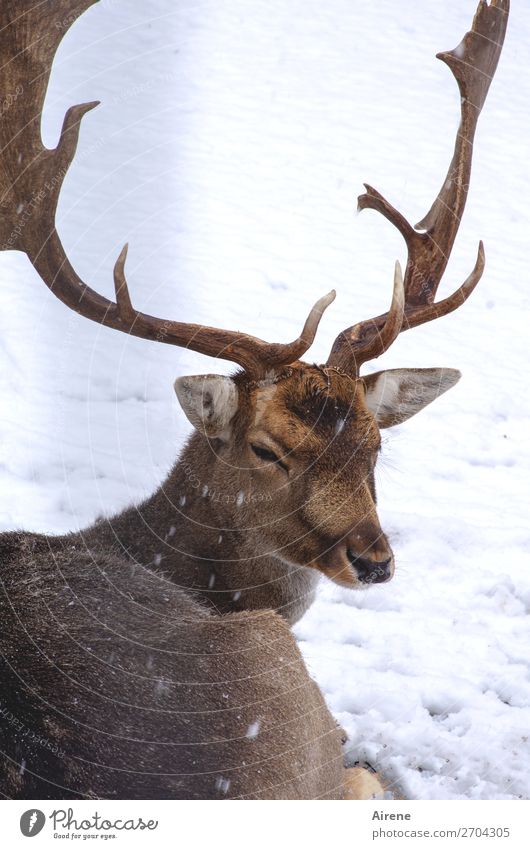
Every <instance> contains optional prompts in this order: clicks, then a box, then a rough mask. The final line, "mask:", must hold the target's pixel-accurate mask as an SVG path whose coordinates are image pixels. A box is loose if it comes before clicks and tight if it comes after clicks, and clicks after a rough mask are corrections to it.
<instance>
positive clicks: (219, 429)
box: [174, 374, 238, 439]
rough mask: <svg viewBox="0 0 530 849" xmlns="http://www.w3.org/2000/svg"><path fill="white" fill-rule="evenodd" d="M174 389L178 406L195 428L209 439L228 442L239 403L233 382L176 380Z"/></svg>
mask: <svg viewBox="0 0 530 849" xmlns="http://www.w3.org/2000/svg"><path fill="white" fill-rule="evenodd" d="M174 386H175V392H176V393H177V398H178V399H179V402H180V406H181V407H182V409H183V410H184V412H185V413H186V416H187V417H188V419H189V420H190V422H191V423H192V425H193V427H194V428H196V429H197V430H198V431H200V432H201V433H204V434H205V436H209V437H211V438H212V439H213V438H216V437H221V438H222V437H225V438H228V436H229V433H230V431H229V426H230V422H231V421H232V419H233V417H234V415H235V413H236V410H237V403H238V392H237V386H236V385H235V383H234V381H233V380H232V378H230V377H225V376H224V375H221V374H201V375H196V376H193V377H178V378H177V380H176V381H175V383H174Z"/></svg>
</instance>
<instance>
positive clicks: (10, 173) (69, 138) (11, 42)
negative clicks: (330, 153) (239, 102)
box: [0, 0, 335, 376]
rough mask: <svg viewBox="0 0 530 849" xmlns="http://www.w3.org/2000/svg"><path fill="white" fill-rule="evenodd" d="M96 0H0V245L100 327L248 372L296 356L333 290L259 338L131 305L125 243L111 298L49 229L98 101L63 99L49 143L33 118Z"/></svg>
mask: <svg viewBox="0 0 530 849" xmlns="http://www.w3.org/2000/svg"><path fill="white" fill-rule="evenodd" d="M96 2H98V0H40V2H38V3H37V2H35V0H2V3H1V10H0V27H1V32H2V38H1V39H0V67H1V69H2V71H1V73H2V82H3V91H4V93H5V96H4V108H3V110H2V113H3V114H1V119H0V150H1V156H0V249H1V250H11V249H14V250H20V251H23V252H24V253H26V254H27V255H28V257H29V259H30V261H31V263H32V264H33V266H34V267H35V269H36V270H37V272H38V274H39V275H40V277H41V278H42V280H43V281H44V282H45V283H46V285H47V286H48V287H49V288H50V290H51V291H52V292H53V294H54V295H56V296H57V297H58V298H59V299H60V300H61V301H62V302H63V303H65V304H66V305H67V306H68V307H70V308H71V309H73V310H74V311H75V312H77V313H79V314H81V315H83V316H86V317H87V318H90V319H92V321H97V322H99V323H101V324H104V325H106V326H107V327H113V328H115V329H116V330H121V331H124V332H125V333H131V334H132V335H133V336H140V337H142V338H144V339H152V340H156V341H159V342H165V343H167V344H169V345H178V346H181V347H188V348H191V349H192V350H193V351H198V352H199V353H202V354H208V355H209V356H211V357H220V358H221V359H225V360H230V361H232V362H235V363H238V364H239V365H240V366H242V367H243V368H244V369H245V370H246V371H248V372H249V373H251V374H252V375H254V376H260V375H262V374H263V373H264V372H265V371H267V370H268V369H272V368H275V367H279V366H282V365H287V364H289V363H292V362H294V361H295V360H297V359H299V358H300V357H301V356H302V355H303V354H304V353H305V351H307V349H308V348H309V347H310V346H311V344H312V342H313V339H314V337H315V333H316V331H317V327H318V324H319V321H320V318H321V317H322V313H323V311H324V310H325V309H326V307H327V306H329V304H330V303H331V302H332V301H333V299H334V297H335V292H330V293H329V294H328V295H325V296H324V297H323V298H321V299H320V300H319V301H318V302H317V303H316V304H315V306H314V307H313V309H312V310H311V312H310V314H309V316H308V318H307V320H306V323H305V325H304V329H303V330H302V333H301V335H300V336H299V337H298V339H296V340H295V341H294V342H291V343H289V344H285V345H282V344H278V343H273V344H271V343H267V342H264V341H262V340H261V339H257V338H255V337H253V336H249V335H247V334H244V333H238V332H235V331H230V330H221V329H218V328H213V327H204V326H201V325H198V324H184V323H181V322H178V321H168V320H166V319H161V318H155V317H154V316H151V315H146V314H145V313H141V312H138V311H137V310H135V309H134V307H133V305H132V302H131V299H130V296H129V292H128V288H127V282H126V279H125V272H124V266H125V258H126V255H127V246H125V248H124V249H123V250H122V252H121V253H120V256H119V257H118V260H117V262H116V265H115V268H114V282H115V289H116V301H115V302H113V301H109V300H108V299H107V298H105V297H103V296H102V295H100V294H98V293H97V292H95V291H94V290H93V289H92V288H90V286H88V285H87V284H86V283H84V282H83V281H82V280H81V279H80V278H79V277H78V275H77V274H76V272H75V271H74V269H73V268H72V266H71V264H70V262H69V260H68V257H67V256H66V253H65V251H64V248H63V246H62V244H61V241H60V239H59V236H58V234H57V231H56V229H55V215H56V209H57V203H58V200H59V194H60V191H61V186H62V183H63V180H64V177H65V175H66V173H67V171H68V168H69V166H70V164H71V163H72V160H73V158H74V155H75V152H76V148H77V142H78V137H79V130H80V124H81V120H82V118H83V116H84V115H85V114H86V113H87V112H89V111H90V110H91V109H93V108H94V107H95V106H97V105H98V102H97V101H95V102H92V103H83V104H79V105H77V106H72V107H71V108H70V109H69V110H68V112H67V113H66V116H65V119H64V123H63V127H62V130H61V135H60V138H59V143H58V145H57V147H56V148H55V150H48V149H47V148H45V147H44V145H43V144H42V139H41V132H40V123H41V114H42V108H43V104H44V98H45V95H46V89H47V87H48V81H49V76H50V71H51V66H52V63H53V59H54V56H55V53H56V51H57V48H58V46H59V43H60V41H61V38H62V37H63V35H64V34H65V32H66V31H67V30H68V29H69V27H70V26H71V24H72V23H73V22H74V21H75V20H76V19H77V18H78V17H79V16H80V15H81V14H82V13H83V12H85V11H86V10H87V9H88V8H89V7H90V6H92V5H93V4H94V3H96Z"/></svg>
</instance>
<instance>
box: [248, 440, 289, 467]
mask: <svg viewBox="0 0 530 849" xmlns="http://www.w3.org/2000/svg"><path fill="white" fill-rule="evenodd" d="M250 447H251V448H252V450H253V452H254V454H255V455H256V457H259V459H260V460H263V461H264V462H265V463H276V465H277V466H279V467H280V468H281V469H283V470H284V472H288V471H289V468H288V466H287V465H286V464H285V463H284V462H283V461H282V460H280V458H279V457H278V455H277V454H275V453H274V451H271V450H270V449H269V448H262V446H261V445H254V443H251V444H250Z"/></svg>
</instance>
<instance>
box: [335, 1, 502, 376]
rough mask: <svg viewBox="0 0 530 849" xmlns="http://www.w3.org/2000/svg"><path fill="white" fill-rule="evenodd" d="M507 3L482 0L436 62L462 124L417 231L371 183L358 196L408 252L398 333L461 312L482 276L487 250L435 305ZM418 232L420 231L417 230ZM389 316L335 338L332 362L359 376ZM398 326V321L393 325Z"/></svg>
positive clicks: (376, 351) (385, 335)
mask: <svg viewBox="0 0 530 849" xmlns="http://www.w3.org/2000/svg"><path fill="white" fill-rule="evenodd" d="M509 9H510V3H509V0H492V2H491V4H490V5H488V3H487V2H486V0H480V2H479V5H478V9H477V12H476V14H475V17H474V19H473V26H472V28H471V31H470V32H468V33H466V35H465V36H464V38H463V40H462V42H461V43H460V44H459V45H458V47H456V48H455V49H454V50H452V51H450V52H447V53H438V56H437V58H438V59H441V60H442V62H445V63H446V65H448V66H449V68H450V69H451V71H452V73H453V75H454V77H455V79H456V81H457V83H458V87H459V89H460V96H461V121H460V127H459V129H458V133H457V136H456V142H455V149H454V154H453V158H452V160H451V164H450V166H449V171H448V173H447V177H446V178H445V180H444V182H443V185H442V188H441V190H440V192H439V194H438V197H437V198H436V200H435V201H434V203H433V205H432V207H431V209H430V210H429V212H428V213H427V215H426V216H425V218H423V219H422V220H421V221H420V222H419V223H418V224H416V228H415V229H414V228H412V227H411V225H410V224H409V223H408V221H407V220H406V219H405V218H404V217H403V215H401V213H400V212H398V210H397V209H394V207H393V206H391V205H390V203H389V202H388V201H387V200H386V199H385V198H384V197H383V196H382V195H381V194H379V192H377V191H376V190H375V189H374V188H372V187H371V186H368V185H366V186H365V187H366V193H365V194H362V195H361V196H360V197H359V209H366V208H369V209H375V210H377V211H378V212H380V213H381V214H382V215H384V216H385V218H387V219H388V220H389V221H391V222H392V224H394V226H395V227H397V229H398V230H399V232H400V233H401V235H402V236H403V238H404V239H405V242H406V244H407V249H408V260H407V267H406V270H405V281H404V290H405V310H404V316H403V322H402V325H401V327H400V330H407V329H408V328H410V327H417V326H418V325H419V324H424V323H425V322H427V321H432V320H433V319H435V318H440V317H441V316H443V315H447V314H448V313H450V312H452V311H453V310H455V309H457V307H459V306H460V305H461V304H463V303H464V301H465V300H467V298H468V297H469V295H470V294H471V292H472V291H473V289H474V288H475V286H476V285H477V283H478V281H479V280H480V278H481V276H482V272H483V271H484V263H485V260H484V246H483V244H482V242H480V243H479V248H478V256H477V261H476V263H475V267H474V269H473V271H472V272H471V274H470V275H469V277H468V278H467V280H465V282H464V283H463V284H462V286H460V288H459V289H457V290H456V291H455V292H453V294H452V295H450V296H449V297H448V298H445V299H444V300H442V301H438V303H434V298H435V295H436V291H437V289H438V286H439V284H440V281H441V279H442V276H443V273H444V271H445V268H446V266H447V262H448V260H449V256H450V254H451V250H452V247H453V243H454V240H455V238H456V234H457V232H458V227H459V224H460V221H461V218H462V215H463V212H464V207H465V205H466V200H467V193H468V189H469V180H470V174H471V159H472V154H473V138H474V135H475V129H476V126H477V121H478V117H479V115H480V111H481V109H482V107H483V105H484V101H485V100H486V95H487V93H488V89H489V87H490V83H491V80H492V78H493V75H494V73H495V69H496V67H497V62H498V61H499V56H500V54H501V50H502V45H503V42H504V35H505V32H506V25H507V22H508V13H509ZM417 231H421V232H417ZM390 317H391V312H390V313H385V314H384V315H380V316H377V318H372V319H369V320H367V321H362V322H360V323H359V324H356V325H354V326H353V327H350V328H348V329H347V330H344V331H343V332H342V333H340V334H339V336H337V338H336V340H335V342H334V344H333V348H332V349H331V353H330V356H329V359H328V363H327V364H328V365H330V366H334V367H338V368H342V369H344V370H346V371H350V372H352V373H354V374H357V375H358V374H359V369H360V366H361V365H362V364H363V363H365V362H367V361H368V360H370V359H373V358H374V357H377V356H379V355H380V354H382V353H383V352H384V351H385V350H387V348H388V347H389V346H390V344H391V343H392V342H393V341H394V339H395V338H396V337H397V335H398V333H399V330H398V331H397V332H395V333H392V332H388V327H387V325H388V320H389V319H390ZM394 328H395V322H394Z"/></svg>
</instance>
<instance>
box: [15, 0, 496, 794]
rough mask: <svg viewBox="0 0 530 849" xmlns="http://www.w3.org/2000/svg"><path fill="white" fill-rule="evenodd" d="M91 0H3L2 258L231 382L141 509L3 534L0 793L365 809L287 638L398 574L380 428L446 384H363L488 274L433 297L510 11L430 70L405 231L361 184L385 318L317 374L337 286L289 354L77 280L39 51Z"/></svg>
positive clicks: (188, 392) (65, 145) (353, 335)
mask: <svg viewBox="0 0 530 849" xmlns="http://www.w3.org/2000/svg"><path fill="white" fill-rule="evenodd" d="M95 2H97V0H42V2H40V3H38V4H36V3H34V2H33V0H4V2H3V3H2V10H1V12H0V21H1V24H2V40H1V42H0V56H1V63H0V67H1V69H2V70H1V73H2V75H3V84H4V90H5V91H17V92H20V94H19V95H18V96H17V99H16V102H14V103H13V105H12V106H11V108H10V109H8V110H6V111H5V112H4V114H3V115H2V118H1V122H0V144H1V150H2V154H1V157H0V198H1V200H0V246H1V248H2V249H3V250H18V251H22V252H24V253H25V254H26V255H27V257H28V259H29V261H30V263H31V264H32V266H33V267H34V268H35V269H36V271H37V273H38V274H39V276H40V278H41V279H42V281H43V282H44V283H45V285H46V286H48V287H49V289H50V291H51V292H52V293H53V294H54V295H55V296H56V297H57V298H59V299H60V300H61V301H62V302H63V303H64V304H65V305H66V306H67V307H68V308H70V309H72V310H74V311H75V312H77V313H79V314H80V315H82V316H84V317H86V318H87V319H90V320H91V321H95V322H99V323H100V324H103V325H105V326H107V327H111V328H114V329H115V330H117V331H120V332H122V333H128V334H132V335H134V336H138V337H141V338H143V339H148V340H157V341H159V342H161V343H164V344H169V345H175V346H180V347H189V348H191V349H192V350H193V351H196V352H199V353H201V354H204V355H206V356H209V357H213V358H220V359H223V360H228V361H229V362H231V363H233V364H235V366H237V370H236V371H235V372H234V373H233V374H232V375H231V376H226V375H217V374H211V373H207V374H204V375H198V376H179V377H178V378H177V379H176V381H175V392H176V396H177V399H178V401H179V403H180V406H181V408H182V410H183V412H184V414H185V415H186V417H187V419H188V420H189V422H190V424H191V425H192V427H193V432H192V435H191V436H190V438H189V440H188V441H187V443H186V445H185V447H184V449H183V451H182V453H181V455H180V457H179V458H178V459H177V461H176V463H175V465H174V467H173V468H172V470H171V471H170V473H169V475H168V477H167V479H166V481H165V482H164V483H163V485H162V486H161V487H160V488H159V489H158V490H157V491H156V492H155V493H154V494H153V495H152V496H151V497H150V498H148V499H147V500H146V501H145V502H144V503H142V504H140V505H136V506H133V507H131V508H130V509H127V510H125V512H123V513H121V514H120V515H117V516H112V517H111V518H106V519H101V520H98V521H97V522H96V523H95V524H93V525H92V526H91V527H89V528H87V529H85V530H83V531H81V532H76V533H70V534H66V535H63V536H46V535H43V534H35V533H29V532H24V531H21V530H13V531H9V532H5V533H2V534H0V576H1V582H2V594H1V601H0V609H1V619H0V622H1V627H0V650H1V669H2V671H1V682H2V683H1V688H0V749H1V751H2V761H1V767H0V776H1V777H0V792H2V794H3V795H4V796H6V797H10V798H21V799H30V798H40V799H48V798H53V799H56V798H61V799H76V798H111V799H112V798H117V799H120V798H131V799H133V798H144V799H151V798H152V799H158V798H160V799H165V798H168V799H215V798H219V799H226V798H231V799H275V798H280V799H348V800H350V799H352V800H353V799H363V798H364V799H366V798H383V797H384V796H385V794H387V795H388V794H390V795H392V787H391V785H390V784H389V783H388V781H385V779H384V777H383V776H381V775H380V774H379V773H377V772H374V771H372V770H371V769H369V768H367V767H365V766H363V765H360V764H357V765H354V766H351V765H350V766H348V765H347V763H346V761H345V759H344V752H343V743H344V734H343V732H342V730H341V729H340V727H339V726H338V725H337V723H336V722H335V720H334V718H333V716H332V714H331V713H330V711H329V709H328V708H327V706H326V703H325V701H324V698H323V696H322V694H321V692H320V690H319V689H318V687H317V684H316V683H315V682H314V680H313V679H312V678H311V676H310V675H309V673H308V671H307V669H306V667H305V664H304V662H303V659H302V656H301V654H300V651H299V649H298V647H297V644H296V640H295V638H294V636H293V634H292V631H291V627H290V626H291V625H292V624H293V623H295V622H296V621H297V620H298V619H299V618H300V617H301V616H302V615H303V614H304V612H305V611H306V610H307V609H308V607H309V606H310V605H311V603H312V602H313V599H314V596H315V592H316V589H317V584H318V582H319V580H320V579H321V577H322V575H323V576H325V578H327V579H330V580H331V581H334V582H336V583H337V584H339V585H341V586H343V587H346V588H350V589H352V590H355V589H359V588H367V587H369V586H370V585H373V584H378V583H385V582H388V581H390V579H391V578H392V577H393V574H394V568H395V564H394V554H393V552H392V548H391V545H390V542H389V540H388V538H387V536H386V535H385V533H384V531H383V529H382V528H381V525H380V523H379V520H378V516H377V507H376V492H375V483H374V469H375V465H376V462H377V457H378V452H379V448H380V443H381V431H382V430H384V429H385V428H389V427H393V426H395V425H399V424H401V423H403V422H405V421H406V420H407V419H409V418H410V417H411V416H413V415H415V414H416V413H418V412H419V411H420V410H421V409H423V408H424V407H425V406H427V405H428V404H430V403H431V402H433V401H434V400H435V399H436V398H438V397H439V396H440V395H441V394H443V393H445V392H447V391H448V390H449V389H450V388H451V387H453V386H454V385H455V384H456V382H457V381H458V380H459V378H460V372H459V371H457V370H456V369H453V368H421V369H420V368H408V369H392V370H384V371H378V372H371V373H368V374H365V375H361V368H362V366H363V365H364V364H365V363H368V362H372V361H373V360H375V359H377V358H378V357H380V356H381V355H382V354H383V353H384V352H386V351H387V350H388V349H389V347H390V346H391V344H392V343H393V342H394V341H395V340H396V339H397V337H398V336H399V334H400V333H401V332H403V331H405V330H408V329H410V328H413V327H418V326H419V325H421V324H424V323H427V322H430V321H432V320H434V319H438V318H441V317H443V316H446V315H448V314H449V313H451V312H453V311H454V310H456V309H457V308H458V307H460V306H461V305H462V304H463V303H464V302H465V301H466V300H467V298H468V297H469V296H470V294H471V292H472V291H473V290H474V288H475V287H476V285H477V283H478V282H479V280H480V278H481V276H482V274H483V271H484V267H485V253H484V247H483V244H482V242H480V244H479V247H478V254H477V258H476V261H475V265H474V268H473V270H472V271H471V273H470V274H469V276H468V277H467V279H466V280H465V281H464V283H463V284H462V285H461V286H460V287H459V288H457V289H456V290H455V291H454V292H453V293H452V294H451V295H449V296H447V297H445V298H443V299H441V300H436V295H437V291H438V287H439V284H440V282H441V279H442V277H443V275H444V272H445V269H446V266H447V263H448V260H449V257H450V254H451V250H452V247H453V243H454V241H455V238H456V235H457V232H458V227H459V224H460V220H461V218H462V215H463V212H464V207H465V204H466V199H467V194H468V190H469V183H470V174H471V160H472V152H473V140H474V134H475V130H476V126H477V121H478V117H479V115H480V112H481V110H482V107H483V105H484V102H485V99H486V96H487V93H488V90H489V86H490V83H491V80H492V78H493V75H494V73H495V70H496V67H497V63H498V60H499V56H500V53H501V49H502V45H503V41H504V35H505V31H506V25H507V20H508V14H509V0H491V2H490V3H487V2H486V0H480V2H479V4H478V9H477V11H476V14H475V16H474V19H473V23H472V27H471V29H470V31H468V32H467V33H466V34H465V36H464V38H463V40H462V42H461V43H460V45H459V46H458V47H457V48H456V49H455V50H452V51H448V52H444V53H440V54H438V58H440V59H441V60H442V61H443V62H444V63H445V64H446V65H447V66H448V67H449V69H450V70H451V72H452V74H453V76H454V78H455V80H456V83H457V85H458V88H459V92H460V98H461V100H460V102H461V120H460V126H459V129H458V132H457V135H456V141H455V146H454V153H453V157H452V160H451V163H450V166H449V170H448V173H447V176H446V178H445V180H444V182H443V184H442V188H441V190H440V192H439V194H438V195H437V197H436V199H435V201H434V203H433V205H432V207H431V209H430V210H429V212H428V213H427V215H426V216H425V217H424V218H423V219H422V220H421V221H420V223H419V224H418V225H416V227H415V228H414V227H412V226H411V225H410V224H409V222H408V221H407V220H406V219H405V218H404V216H403V215H402V214H401V213H400V212H399V211H398V210H397V209H396V208H395V207H393V206H392V205H391V204H390V203H389V202H388V201H387V200H386V199H385V198H384V197H383V195H381V194H380V193H379V192H378V191H376V189H374V188H373V187H371V186H370V185H366V186H365V189H366V190H365V192H364V193H363V194H362V195H361V196H360V197H359V207H360V209H371V210H375V211H377V212H378V213H380V214H381V215H382V216H384V217H385V218H386V219H387V220H388V221H389V222H390V223H391V224H392V225H393V226H394V227H396V228H397V230H398V231H399V233H400V234H401V235H402V237H403V239H404V241H405V244H406V247H407V252H408V255H407V263H406V268H405V272H404V274H403V272H402V270H401V266H400V264H399V263H396V266H395V271H394V281H393V292H392V298H391V303H390V307H389V309H388V311H387V312H386V313H384V314H383V315H379V316H376V317H374V318H370V319H367V320H363V321H361V322H359V323H357V324H353V325H352V326H351V327H348V328H346V329H345V330H343V331H342V332H341V333H340V334H339V335H338V337H337V338H336V339H335V341H334V342H333V345H332V347H331V351H330V354H329V357H328V359H327V361H326V363H324V364H312V363H311V362H306V361H304V360H303V359H302V357H303V356H304V355H305V354H306V352H307V351H308V350H309V348H310V346H311V344H312V342H313V340H314V338H315V335H316V332H317V329H318V326H319V322H320V319H321V317H322V314H323V312H324V310H325V309H327V308H328V307H329V306H330V304H331V302H332V301H333V299H334V297H335V292H330V293H329V294H327V295H325V296H324V297H322V298H321V299H320V300H319V301H318V302H317V303H316V304H315V305H314V307H313V308H312V309H311V311H310V312H309V314H308V317H307V319H306V321H305V324H304V326H303V329H302V331H301V333H300V335H299V336H298V338H297V339H295V340H294V341H293V342H290V343H279V342H274V343H268V342H266V341H264V340H261V339H258V338H255V337H253V336H250V335H248V334H246V333H242V332H236V331H231V330H226V329H220V328H214V327H204V326H200V325H197V324H192V323H187V322H181V321H175V320H169V319H162V318H156V317H154V316H151V315H147V314H144V313H141V312H139V311H137V310H136V309H135V308H134V306H133V303H132V300H131V296H130V294H129V288H128V284H127V280H126V275H125V262H126V255H127V246H125V248H124V249H123V250H122V252H121V253H120V255H119V257H118V259H117V261H116V264H115V267H114V284H115V300H114V301H111V300H109V299H107V298H106V297H104V296H102V295H101V294H98V293H97V292H96V291H95V290H94V289H93V288H91V287H90V285H88V284H87V283H85V282H84V281H83V280H81V279H80V278H79V277H78V275H77V274H76V272H75V270H74V268H73V267H72V265H71V263H70V261H69V259H68V256H67V255H66V253H65V251H64V248H63V246H62V244H61V241H60V238H59V235H58V233H57V230H56V228H55V215H56V208H57V203H58V198H59V193H60V191H61V186H62V182H63V180H64V176H65V174H66V173H67V170H68V167H69V165H70V163H71V162H72V161H73V159H74V156H75V152H76V148H77V143H78V138H79V133H80V125H81V121H82V119H83V117H84V116H85V115H86V113H87V112H89V111H90V110H92V109H93V108H94V107H95V106H96V105H97V103H96V102H91V103H84V104H80V105H76V106H73V107H71V108H70V109H69V110H68V111H67V113H66V116H65V118H64V123H63V126H62V130H61V133H60V137H59V141H58V144H57V146H56V148H55V149H47V148H45V147H44V145H43V143H42V140H41V133H40V122H41V114H42V109H43V103H44V98H45V95H46V89H47V86H48V80H49V75H50V72H51V67H52V63H53V60H54V55H55V52H56V50H57V48H58V46H59V43H60V41H61V39H62V37H63V35H64V34H65V32H66V31H67V30H68V28H69V27H70V26H71V25H72V24H73V23H74V22H75V21H76V20H77V18H79V16H80V15H82V13H84V12H85V11H86V10H87V9H88V8H89V7H90V6H92V5H94V3H95Z"/></svg>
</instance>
